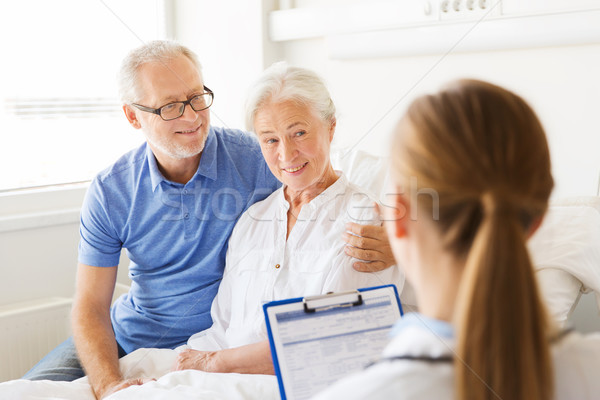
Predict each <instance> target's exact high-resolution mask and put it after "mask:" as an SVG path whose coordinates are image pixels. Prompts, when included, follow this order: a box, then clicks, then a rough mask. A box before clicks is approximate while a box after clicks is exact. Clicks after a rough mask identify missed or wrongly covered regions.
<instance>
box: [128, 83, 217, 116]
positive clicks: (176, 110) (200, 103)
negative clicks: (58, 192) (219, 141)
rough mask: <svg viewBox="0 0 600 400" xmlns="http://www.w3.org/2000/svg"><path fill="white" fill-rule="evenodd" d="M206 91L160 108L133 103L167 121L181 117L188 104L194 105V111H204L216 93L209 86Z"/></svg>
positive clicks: (205, 88)
mask: <svg viewBox="0 0 600 400" xmlns="http://www.w3.org/2000/svg"><path fill="white" fill-rule="evenodd" d="M204 92H205V93H202V94H199V95H196V96H194V97H192V98H191V99H188V100H186V101H175V102H173V103H169V104H165V105H164V106H162V107H159V108H150V107H146V106H142V105H140V104H135V103H133V104H131V105H132V106H134V107H136V108H138V109H140V110H142V111H146V112H149V113H152V114H156V115H158V116H160V117H161V118H162V119H164V120H165V121H170V120H172V119H177V118H179V117H181V116H182V115H183V113H184V112H185V106H187V105H188V104H189V105H190V107H192V110H194V111H202V110H206V109H207V108H208V107H210V106H211V105H212V103H213V99H214V98H215V95H214V93H213V91H212V90H210V89H209V88H207V87H206V86H204Z"/></svg>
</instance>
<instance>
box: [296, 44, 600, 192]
mask: <svg viewBox="0 0 600 400" xmlns="http://www.w3.org/2000/svg"><path fill="white" fill-rule="evenodd" d="M284 57H285V58H286V59H287V60H288V61H289V62H290V63H293V64H295V65H300V66H305V67H309V68H312V69H315V70H317V71H319V72H320V73H321V74H322V75H323V76H324V77H325V79H326V80H327V82H328V84H329V88H330V90H331V92H332V95H333V96H334V100H335V101H336V104H337V106H338V109H339V119H338V129H337V140H338V144H340V145H344V146H345V145H348V146H350V145H356V146H358V147H359V148H362V149H365V150H367V151H370V152H373V153H375V154H385V152H386V144H387V140H388V136H389V133H390V132H391V130H392V129H393V126H394V124H395V122H396V121H397V120H398V118H399V117H400V115H401V114H402V112H403V110H404V109H405V108H406V106H407V105H408V104H409V103H410V101H411V100H412V99H413V98H414V97H415V96H416V95H418V94H421V93H423V92H425V91H432V90H436V89H437V88H439V87H440V85H442V84H443V83H445V82H447V81H449V80H451V79H456V78H463V77H472V78H478V79H485V80H489V81H491V82H493V83H497V84H500V85H503V86H505V87H507V88H509V89H511V90H514V91H515V92H517V93H519V94H520V95H522V96H523V97H524V98H525V99H526V100H528V101H529V102H530V103H531V105H532V106H533V108H534V109H535V110H536V111H537V113H538V115H539V117H540V119H541V120H542V123H543V124H544V126H545V128H546V130H547V134H548V137H549V142H550V148H551V152H552V157H553V158H552V159H553V163H554V174H555V178H556V182H557V186H556V191H555V194H556V195H558V196H570V195H594V194H596V192H597V185H598V175H599V174H600V157H599V156H598V149H600V122H599V119H598V110H600V79H598V76H597V71H599V70H600V45H585V46H569V47H555V48H538V49H527V50H516V51H495V52H480V53H464V54H450V55H447V56H445V57H444V56H441V55H439V56H437V55H436V56H420V57H391V58H381V59H359V60H354V61H335V60H330V59H328V58H327V49H326V46H325V41H324V40H322V39H312V40H297V41H292V42H289V43H286V44H285V45H284Z"/></svg>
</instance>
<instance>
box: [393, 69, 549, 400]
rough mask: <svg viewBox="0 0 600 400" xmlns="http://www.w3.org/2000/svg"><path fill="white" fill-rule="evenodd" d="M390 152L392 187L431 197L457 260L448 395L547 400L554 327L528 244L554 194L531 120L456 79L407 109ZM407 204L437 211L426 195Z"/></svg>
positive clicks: (497, 95)
mask: <svg viewBox="0 0 600 400" xmlns="http://www.w3.org/2000/svg"><path fill="white" fill-rule="evenodd" d="M392 149H393V150H392V152H393V154H392V159H393V161H392V162H393V168H394V170H395V172H396V176H397V177H399V179H398V183H399V184H401V182H402V179H408V178H411V177H416V178H417V182H418V186H419V187H422V188H431V189H434V190H435V191H437V193H438V195H439V200H438V203H437V204H438V205H439V214H438V215H439V220H438V221H434V222H435V224H436V225H437V227H438V228H439V232H440V234H441V238H442V245H443V246H444V248H446V249H447V250H448V251H450V252H452V253H453V254H454V256H455V257H456V258H457V259H458V260H461V261H462V262H464V269H463V270H462V278H461V283H460V287H459V291H458V296H457V302H456V307H455V314H454V317H453V318H454V322H455V328H456V330H457V336H456V337H457V355H456V357H455V362H454V367H455V397H456V398H457V399H469V400H483V399H536V400H542V399H543V400H547V399H551V398H552V396H553V387H554V385H553V368H552V360H551V356H550V348H549V343H550V336H551V335H552V334H553V333H554V332H553V329H554V327H553V326H552V324H551V322H550V319H549V317H548V315H547V312H546V309H545V306H544V304H543V302H542V299H541V297H540V293H539V290H538V287H537V283H536V278H535V272H534V269H533V265H532V262H531V259H530V256H529V253H528V250H527V246H526V240H527V237H528V235H529V234H530V233H531V232H532V231H533V230H534V229H535V228H536V227H537V226H538V224H539V223H540V222H541V218H542V217H543V215H544V213H545V212H546V210H547V207H548V199H549V197H550V193H551V191H552V188H553V186H554V181H553V178H552V174H551V166H550V153H549V150H548V143H547V141H546V135H545V133H544V129H543V128H542V125H541V124H540V121H539V120H538V118H537V116H536V114H535V113H534V111H533V110H532V109H531V108H530V107H529V105H528V104H527V103H526V102H525V101H524V100H523V99H522V98H521V97H519V96H517V95H516V94H514V93H512V92H509V91H508V90H505V89H503V88H500V87H498V86H495V85H492V84H490V83H486V82H481V81H476V80H460V81H456V82H453V83H452V84H450V85H449V86H447V87H446V88H445V89H444V90H442V91H440V92H439V93H437V94H433V95H426V96H422V97H420V98H418V99H417V100H415V101H414V102H413V103H412V104H411V105H410V106H409V108H408V110H407V112H406V114H405V116H404V117H403V119H402V120H401V122H400V124H399V126H398V129H397V131H396V135H395V137H394V144H393V147H392ZM416 202H417V204H415V205H414V206H416V207H419V209H420V211H423V213H425V212H427V213H429V212H433V211H434V210H433V207H434V203H433V202H432V199H431V196H419V197H418V198H417V200H416ZM421 207H422V208H421ZM429 215H432V214H429Z"/></svg>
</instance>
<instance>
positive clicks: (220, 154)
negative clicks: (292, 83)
mask: <svg viewBox="0 0 600 400" xmlns="http://www.w3.org/2000/svg"><path fill="white" fill-rule="evenodd" d="M119 84H120V91H121V97H122V100H123V103H124V105H123V110H124V112H125V116H126V117H127V119H128V121H129V123H130V124H131V126H133V127H134V128H136V129H141V130H142V131H143V132H144V135H145V136H146V143H144V144H143V145H142V146H141V147H139V148H138V149H135V150H133V151H131V152H129V153H127V154H125V155H124V156H123V157H122V158H121V159H119V160H118V161H117V162H116V163H115V164H114V165H112V166H111V167H109V168H108V169H106V170H104V171H103V172H101V173H100V174H99V175H98V176H97V177H96V178H95V179H94V181H93V182H92V184H91V186H90V188H89V190H88V193H87V195H86V199H85V201H84V204H83V207H82V211H81V228H80V233H81V240H80V244H79V265H78V270H77V290H76V295H75V304H74V307H73V312H72V324H73V336H74V343H75V347H76V348H77V353H75V351H74V346H73V341H72V340H68V341H67V342H65V343H63V344H62V345H61V346H59V347H58V348H57V349H55V350H54V351H53V352H52V353H50V354H49V355H48V356H47V357H46V358H44V360H42V361H41V362H40V363H39V364H38V365H36V367H34V369H33V370H32V371H30V372H29V373H28V374H27V375H26V376H25V377H24V378H26V379H54V380H72V379H75V378H77V377H79V376H82V375H83V371H82V369H81V366H80V365H82V366H83V368H84V369H85V373H86V374H87V375H88V377H89V379H90V383H91V384H92V387H93V389H94V392H95V394H96V396H97V397H99V398H102V397H104V396H105V395H107V394H108V393H111V392H114V391H116V390H119V389H122V388H125V387H127V386H130V385H132V384H140V383H142V381H140V380H124V379H123V376H122V375H121V373H120V371H119V363H118V359H119V357H121V356H123V355H125V354H127V353H129V352H131V351H133V350H135V349H137V348H140V347H161V348H174V347H176V346H179V345H181V344H183V343H185V342H186V341H187V339H188V338H189V336H190V335H191V334H193V333H195V332H199V331H202V330H204V329H207V328H208V327H210V326H211V323H212V321H211V318H210V307H211V303H212V301H213V298H214V296H215V294H216V292H217V289H218V286H219V283H220V281H221V278H222V275H223V268H224V264H225V253H226V250H227V242H228V238H229V236H230V234H231V231H232V229H233V226H234V225H235V223H236V221H237V219H238V217H239V216H240V215H241V214H242V212H243V211H245V210H246V209H247V208H248V207H249V206H250V205H252V204H253V203H255V202H256V201H259V200H262V199H264V198H265V197H266V196H268V195H269V194H270V193H272V192H273V191H274V190H275V189H276V188H277V187H278V186H279V183H278V181H277V180H276V179H275V178H274V177H273V176H272V175H271V173H270V171H269V169H268V167H267V166H266V164H265V162H264V160H263V157H262V155H261V151H260V147H259V145H258V143H257V142H256V140H255V139H254V138H253V137H252V136H251V135H247V134H246V133H244V132H241V131H238V130H232V129H225V128H214V127H211V126H210V118H209V111H208V108H209V107H210V106H211V104H212V100H213V93H212V91H211V90H210V89H209V88H208V87H206V86H205V85H204V82H203V79H202V75H201V73H200V65H199V63H198V60H197V58H196V55H195V54H194V53H192V52H191V51H190V50H189V49H187V48H186V47H183V46H181V45H178V44H176V43H174V42H168V41H154V42H150V43H148V44H145V45H143V46H142V47H140V48H138V49H136V50H134V51H132V52H131V53H130V54H129V55H128V56H127V57H126V58H125V60H124V62H123V65H122V67H121V73H120V82H119ZM352 229H353V231H354V230H356V233H357V234H359V235H363V236H365V237H366V239H364V240H363V241H362V243H366V247H369V250H364V249H361V248H360V246H357V243H356V242H348V243H349V244H350V245H353V247H350V246H349V247H348V254H350V255H351V256H353V257H356V258H359V259H363V260H369V261H374V262H372V263H371V264H365V263H358V265H357V266H356V268H357V269H364V270H368V269H371V270H373V269H383V268H385V267H387V266H389V265H391V264H392V262H391V260H392V257H391V252H390V251H389V246H388V244H387V241H385V240H384V241H382V240H381V239H382V238H384V236H385V235H384V232H383V229H381V228H380V227H368V226H367V227H361V226H353V227H352ZM354 238H355V237H352V238H351V239H348V240H356V239H354ZM369 238H371V239H369ZM362 247H365V245H364V244H363V246H362ZM122 248H125V249H126V250H127V254H128V256H129V258H130V260H131V264H130V266H129V269H130V273H129V274H130V276H131V280H132V286H131V290H130V291H129V293H128V294H127V295H125V296H122V297H121V298H119V299H118V300H117V301H116V302H115V304H114V305H113V306H112V307H111V306H110V302H111V298H112V294H113V291H114V286H115V280H116V276H117V265H118V261H119V254H120V252H121V249H122ZM77 355H79V357H77Z"/></svg>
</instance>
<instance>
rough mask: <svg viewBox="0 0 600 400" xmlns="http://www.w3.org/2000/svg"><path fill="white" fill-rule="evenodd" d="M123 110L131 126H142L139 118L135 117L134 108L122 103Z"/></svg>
mask: <svg viewBox="0 0 600 400" xmlns="http://www.w3.org/2000/svg"><path fill="white" fill-rule="evenodd" d="M123 112H124V113H125V117H126V118H127V121H129V123H130V124H131V126H133V127H134V128H135V129H140V128H141V127H142V124H141V123H140V120H139V119H138V118H137V115H136V113H135V110H134V109H133V108H131V106H130V105H128V104H123Z"/></svg>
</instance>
